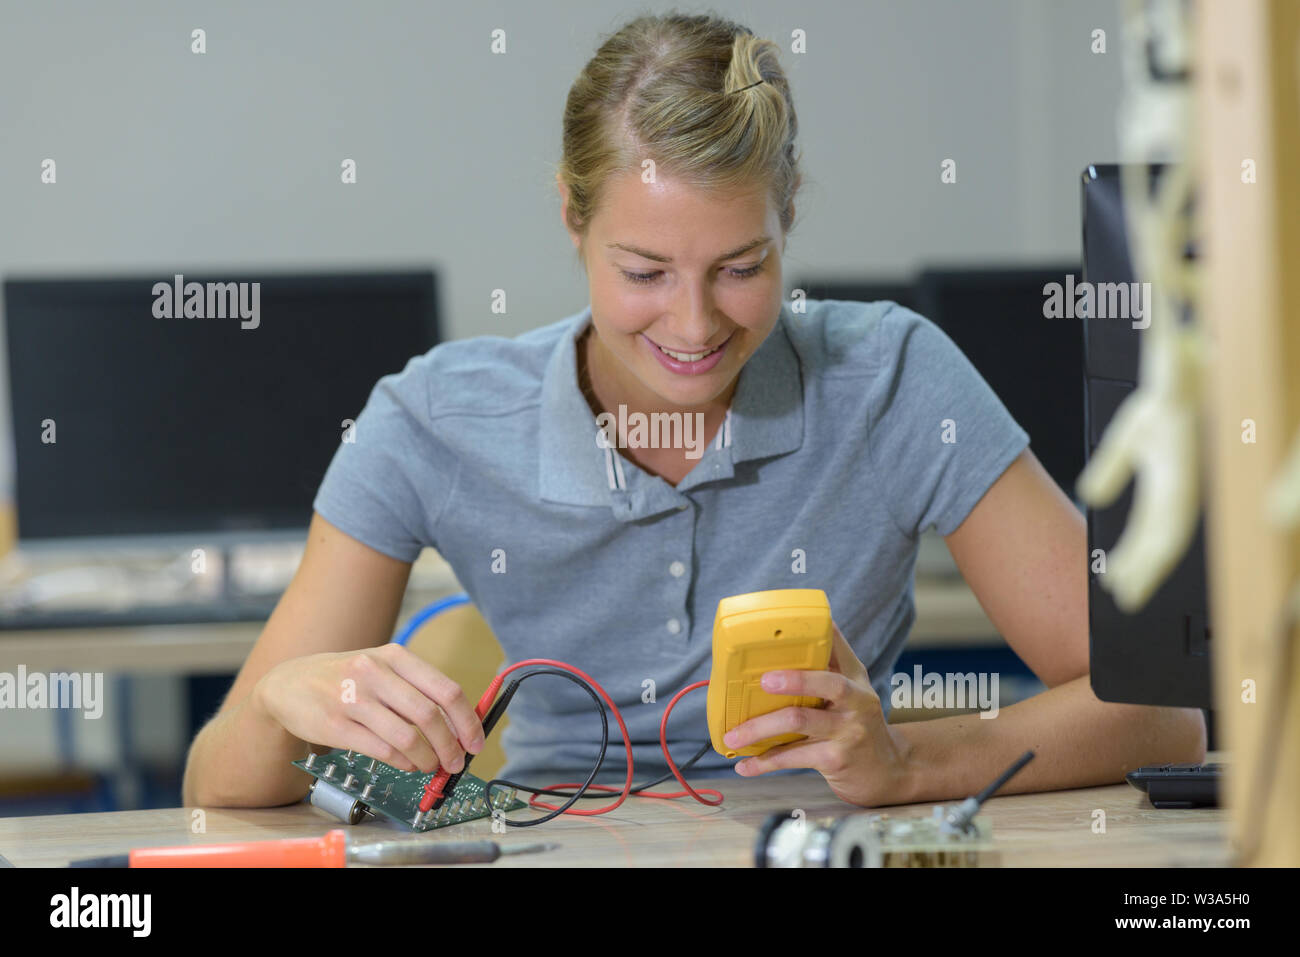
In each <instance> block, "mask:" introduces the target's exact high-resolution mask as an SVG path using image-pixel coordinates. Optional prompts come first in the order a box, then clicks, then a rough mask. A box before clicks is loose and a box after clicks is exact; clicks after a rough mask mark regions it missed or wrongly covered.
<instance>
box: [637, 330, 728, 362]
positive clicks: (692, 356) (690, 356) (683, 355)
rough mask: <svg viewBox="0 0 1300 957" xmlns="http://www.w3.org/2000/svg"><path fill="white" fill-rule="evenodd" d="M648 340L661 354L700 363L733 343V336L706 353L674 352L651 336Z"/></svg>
mask: <svg viewBox="0 0 1300 957" xmlns="http://www.w3.org/2000/svg"><path fill="white" fill-rule="evenodd" d="M646 339H647V340H648V341H649V342H650V344H651V345H653V346H654V347H655V348H656V349H658V350H659V351H660V352H662V353H663V354H664V355H666V356H670V357H672V358H674V359H676V360H677V361H678V362H699V361H700V360H701V359H704V358H707V357H708V356H711V355H713V353H715V352H717V351H718V350H719V349H721V348H722V347H723V346H725V345H726V344H727V343H728V342H730V341H731V336H727V338H726V339H723V340H722V341H721V342H719V343H718V344H717V345H716V346H714V347H713V348H712V349H706V350H705V351H704V352H674V351H673V350H672V349H665V348H664V347H663V346H661V345H659V343H657V342H655V341H654V340H653V339H651V338H650V337H649V336H646Z"/></svg>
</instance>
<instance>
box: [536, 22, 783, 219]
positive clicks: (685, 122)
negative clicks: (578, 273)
mask: <svg viewBox="0 0 1300 957" xmlns="http://www.w3.org/2000/svg"><path fill="white" fill-rule="evenodd" d="M777 54H778V48H777V46H776V44H775V43H773V42H772V41H770V40H764V39H760V38H758V37H756V36H754V34H753V33H752V32H751V31H750V30H749V29H747V28H746V27H744V26H741V25H740V24H737V23H734V22H732V21H730V20H725V19H722V18H720V17H716V16H703V15H702V16H687V15H682V14H678V13H669V14H665V15H661V16H643V17H638V18H637V19H635V20H632V21H631V22H629V23H628V24H626V25H625V26H624V27H623V28H622V29H621V30H619V31H618V32H617V33H615V34H613V35H612V36H610V37H609V38H608V39H606V40H605V42H604V43H602V44H601V46H600V48H599V49H598V50H597V51H596V54H595V56H593V57H592V58H591V60H590V61H588V63H587V65H586V66H584V67H583V69H582V72H581V73H580V74H578V78H577V79H576V80H575V81H574V83H573V86H572V87H571V88H570V90H569V96H568V100H567V102H566V103H565V107H564V135H563V156H562V159H561V161H560V163H559V165H558V167H557V170H556V172H557V174H558V176H559V179H560V181H561V182H563V183H564V185H565V186H566V187H567V188H568V193H569V205H568V213H567V222H568V226H569V228H570V229H572V230H573V231H574V232H575V233H577V234H578V235H579V236H580V237H581V238H582V240H583V241H585V239H586V235H587V229H588V226H589V224H590V223H591V220H592V217H593V216H594V215H595V213H596V210H597V208H598V207H599V205H600V201H601V194H602V189H603V187H604V185H605V182H606V181H607V180H608V179H609V177H611V176H616V175H621V174H625V173H627V172H632V171H635V172H636V173H637V174H640V173H641V172H642V162H643V161H644V160H647V159H649V160H653V161H654V164H655V174H656V176H659V175H667V176H670V177H672V178H677V179H681V180H682V181H683V182H685V183H687V184H689V185H691V186H694V187H697V188H703V189H709V190H722V191H730V190H734V189H744V188H752V187H753V186H754V185H755V184H761V185H764V186H766V188H767V189H768V195H769V196H770V198H771V201H772V203H773V205H774V206H775V208H776V209H777V210H778V211H779V215H780V222H781V229H782V231H783V232H789V230H790V228H791V227H792V225H793V222H794V207H793V201H794V194H795V192H796V191H797V189H798V187H799V179H800V174H799V157H798V156H797V155H796V154H795V146H794V140H795V134H796V133H797V132H798V122H797V120H796V119H795V111H794V102H793V101H792V100H791V98H790V86H789V83H788V82H787V81H786V77H785V72H784V71H783V70H782V69H781V64H780V62H779V61H778V59H777Z"/></svg>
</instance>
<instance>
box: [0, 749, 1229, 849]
mask: <svg viewBox="0 0 1300 957" xmlns="http://www.w3.org/2000/svg"><path fill="white" fill-rule="evenodd" d="M1209 760H1214V759H1209ZM691 783H692V786H695V787H701V786H713V787H716V788H718V789H719V790H721V791H722V793H723V794H724V795H725V796H726V800H725V801H724V803H723V805H722V806H721V807H716V808H713V807H706V806H704V805H702V804H699V803H697V802H695V801H694V800H691V799H689V798H688V799H685V800H676V801H662V800H654V799H650V798H629V799H628V801H627V802H625V803H624V804H623V806H622V807H620V808H619V809H618V810H616V811H614V812H613V813H612V814H605V815H601V816H599V817H594V818H578V817H569V816H567V815H566V816H563V817H561V818H559V819H557V820H555V821H551V822H549V823H547V824H543V825H541V826H540V827H537V828H527V829H522V830H521V829H517V828H511V829H510V830H508V831H507V832H506V833H505V834H493V833H492V824H491V822H490V821H488V820H481V821H473V822H471V823H468V824H462V825H458V826H456V827H452V828H447V829H445V830H439V831H433V832H430V833H429V834H428V835H426V836H423V837H419V838H413V837H412V836H411V835H410V833H409V832H406V831H401V830H399V829H397V828H396V826H395V825H392V824H390V823H389V822H387V821H386V820H383V819H380V820H375V819H368V820H367V821H366V822H364V823H363V824H360V825H357V826H356V827H354V828H350V829H349V833H350V834H351V835H352V836H354V837H355V838H358V839H364V840H385V839H387V840H393V839H400V838H403V837H405V838H409V839H415V840H432V841H452V840H479V839H485V838H486V839H492V840H497V841H499V842H500V843H501V844H503V845H507V844H517V843H532V842H535V841H542V840H545V841H551V842H556V843H558V844H559V845H560V847H559V848H558V849H556V850H553V851H548V852H544V853H539V854H523V855H519V856H512V857H503V858H501V859H500V860H499V861H497V862H496V863H495V864H491V865H478V866H487V867H584V866H602V867H691V866H701V867H749V866H752V861H753V847H754V840H755V836H756V834H757V830H758V827H759V825H760V824H761V823H762V822H763V821H764V820H765V819H766V818H767V816H768V815H769V814H771V813H773V812H776V811H786V810H789V809H792V808H802V809H803V810H804V811H805V812H806V814H807V816H808V820H810V821H812V820H815V819H816V818H818V817H821V816H825V815H843V814H845V813H850V812H852V811H855V810H862V809H860V808H854V807H852V806H851V805H848V804H845V803H844V802H842V801H840V800H839V799H838V798H837V797H835V795H834V794H833V793H831V791H830V788H829V787H828V786H827V785H826V782H825V781H824V780H823V779H822V777H821V775H819V774H799V775H781V776H775V777H774V776H766V777H758V778H742V777H739V776H736V775H732V776H730V777H727V778H720V779H715V780H711V781H704V780H702V781H700V782H696V781H692V782H691ZM590 803H591V804H593V805H595V804H596V802H594V801H593V802H590ZM931 806H932V805H931V804H921V805H910V806H899V807H892V808H887V809H885V810H887V811H888V813H890V814H891V815H894V816H904V815H916V814H920V815H929V814H930V808H931ZM1097 808H1101V809H1103V810H1105V812H1106V833H1105V834H1094V833H1093V832H1092V820H1093V811H1094V810H1095V809H1097ZM537 813H540V812H536V811H531V810H530V811H516V812H512V814H511V816H512V817H521V818H523V817H527V816H530V815H535V814H537ZM981 813H982V815H983V816H985V817H987V818H988V819H989V820H990V821H991V822H992V825H993V835H994V839H995V840H996V842H997V844H998V845H999V848H1000V849H1001V852H1002V863H1003V865H1006V866H1028V867H1112V866H1125V867H1132V866H1137V867H1142V866H1152V867H1188V866H1200V867H1205V866H1222V865H1224V864H1226V863H1227V861H1228V852H1227V845H1226V837H1225V834H1226V831H1225V817H1224V812H1223V811H1222V809H1218V808H1212V809H1202V810H1192V811H1158V810H1156V809H1154V808H1152V807H1151V806H1150V804H1148V803H1147V800H1146V797H1145V796H1144V795H1142V794H1141V793H1139V792H1138V791H1136V790H1135V789H1133V788H1132V787H1130V786H1129V785H1127V784H1120V785H1112V786H1108V787H1100V788H1086V789H1081V790H1075V791H1054V792H1047V793H1042V794H1017V795H1010V796H1008V797H995V798H992V799H991V800H990V801H989V802H988V803H986V804H985V805H984V808H983V810H982V812H981ZM192 814H193V812H192V811H190V810H186V809H184V808H173V809H167V810H154V811H122V812H117V813H110V814H65V815H52V816H46V817H27V818H0V855H3V856H4V857H6V858H8V859H9V861H10V862H11V863H13V864H14V865H15V866H18V867H24V866H34V867H59V866H62V865H64V864H66V863H67V862H68V861H69V860H71V859H74V858H81V857H97V856H101V855H107V854H120V853H123V852H125V851H126V850H128V849H130V848H132V847H146V846H162V845H171V844H185V843H190V842H191V841H192V842H193V843H196V844H201V843H219V842H224V841H235V840H262V839H268V838H276V837H306V836H313V835H320V834H323V833H325V832H326V831H327V830H329V829H330V828H332V827H344V826H345V825H342V824H339V823H337V822H335V821H334V820H333V819H332V818H329V817H327V816H326V815H324V814H323V813H322V812H320V811H317V810H316V809H315V808H313V807H311V806H309V805H307V804H305V803H304V804H299V805H294V806H292V807H286V808H268V809H257V810H215V809H214V810H208V811H206V812H205V814H206V825H207V832H206V833H205V834H198V835H191V833H190V822H191V815H192ZM456 866H470V865H456Z"/></svg>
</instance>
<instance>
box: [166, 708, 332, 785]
mask: <svg viewBox="0 0 1300 957" xmlns="http://www.w3.org/2000/svg"><path fill="white" fill-rule="evenodd" d="M306 754H307V745H306V744H305V743H304V742H302V741H299V740H298V739H297V738H295V737H294V736H293V735H291V734H289V732H287V731H285V730H284V728H283V727H281V726H280V724H279V723H277V722H276V721H275V719H273V718H272V717H271V716H270V714H269V713H268V712H267V711H266V709H265V707H263V706H262V702H261V698H260V687H255V688H254V690H253V692H252V693H251V694H249V695H248V697H246V698H245V699H244V700H243V701H242V702H240V703H239V704H237V705H235V706H234V707H232V708H230V709H229V710H227V711H223V712H221V713H220V714H218V715H217V716H216V717H214V718H213V719H212V720H211V721H209V722H208V723H207V724H206V725H205V726H204V727H203V730H201V731H200V732H199V733H198V734H197V735H196V736H195V738H194V742H193V744H191V745H190V753H189V757H188V760H187V761H186V764H185V781H184V785H183V788H182V799H183V801H184V803H185V806H186V807H196V806H197V807H273V806H276V805H281V804H292V803H293V802H295V801H300V800H302V798H303V796H304V795H305V794H306V793H307V788H308V786H309V785H310V784H311V779H310V777H309V776H308V775H306V774H304V773H303V772H302V771H299V770H298V769H297V768H295V767H293V766H292V765H291V764H290V763H289V762H290V761H294V760H297V759H298V758H302V757H305V756H306Z"/></svg>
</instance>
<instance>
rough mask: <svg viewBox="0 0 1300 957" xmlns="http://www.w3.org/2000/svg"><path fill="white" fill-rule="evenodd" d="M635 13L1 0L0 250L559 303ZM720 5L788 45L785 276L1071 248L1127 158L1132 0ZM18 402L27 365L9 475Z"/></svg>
mask: <svg viewBox="0 0 1300 957" xmlns="http://www.w3.org/2000/svg"><path fill="white" fill-rule="evenodd" d="M642 9H643V8H642V6H641V5H640V4H622V3H611V2H609V0H600V2H597V0H568V2H564V3H536V2H521V0H511V2H499V3H493V4H487V3H473V4H471V3H460V4H450V3H430V2H421V0H386V2H384V3H380V4H359V3H353V2H347V3H344V2H340V0H319V2H310V3H308V2H304V0H298V2H291V3H286V2H278V3H274V2H261V0H229V2H223V3H220V4H216V3H201V4H200V3H182V2H172V0H166V2H164V0H149V2H134V3H101V2H80V3H72V2H48V3H19V2H18V0H0V90H3V91H4V93H3V95H0V137H2V138H3V139H2V142H0V146H2V147H3V148H2V149H0V276H7V275H11V274H15V273H24V274H31V273H59V272H64V271H72V272H91V273H114V272H124V271H129V272H157V273H158V274H159V275H161V276H170V275H171V274H172V273H173V272H176V271H181V272H183V271H186V270H199V269H204V270H213V269H220V268H223V267H224V268H236V267H242V266H254V267H257V268H280V267H284V268H292V267H306V268H322V267H329V266H333V265H337V266H347V267H364V266H367V265H370V266H375V267H385V268H387V267H394V266H397V267H405V266H427V265H431V266H434V267H435V268H436V269H437V270H438V271H439V274H440V281H441V283H442V306H443V319H444V329H445V330H446V332H447V334H448V335H450V336H451V337H464V336H470V335H475V334H480V333H484V332H496V333H502V334H513V333H517V332H520V331H523V330H525V329H529V328H532V327H534V326H537V325H541V324H544V323H547V322H551V321H553V320H555V319H558V318H560V317H562V316H564V315H567V314H569V313H572V312H575V311H577V310H578V309H580V308H582V306H583V305H584V304H585V303H586V301H587V298H586V288H585V281H584V279H583V276H582V273H581V271H580V269H578V267H577V266H576V264H575V262H574V259H573V254H572V247H571V246H570V244H569V242H568V239H567V237H566V236H565V235H564V233H563V231H562V228H561V225H560V221H559V205H558V200H557V197H556V194H555V190H554V186H553V182H552V175H551V168H552V164H553V163H554V162H555V161H556V160H557V158H558V150H559V142H560V116H561V110H562V108H563V105H564V99H565V96H566V94H567V91H568V88H569V84H570V83H571V82H572V80H573V77H574V76H575V75H576V73H577V71H578V70H579V69H580V67H581V66H582V64H583V63H584V62H585V61H586V59H587V58H588V57H589V56H590V55H591V53H592V52H593V51H594V49H595V47H596V46H597V45H598V42H599V36H600V35H601V34H603V33H606V32H611V31H613V30H614V29H616V28H617V27H618V25H620V24H621V23H622V22H623V21H624V20H626V19H628V18H629V17H630V16H632V15H634V14H636V13H639V12H641V11H642ZM647 9H659V10H663V9H666V7H665V6H660V5H648V6H647ZM681 9H683V10H687V11H700V10H704V9H705V8H704V7H700V6H696V5H689V4H684V5H683V6H682V7H681ZM711 9H713V10H715V11H717V12H719V13H722V14H724V15H727V16H731V17H733V18H736V19H739V20H741V22H744V23H746V24H747V25H749V26H750V27H751V28H753V29H754V30H755V31H756V32H757V33H759V34H760V35H764V36H768V37H771V38H773V39H775V40H777V42H778V43H779V44H780V45H781V46H782V48H783V49H784V50H786V51H787V52H786V54H785V56H784V58H783V59H784V63H785V65H786V68H787V70H788V72H789V75H790V77H791V80H792V83H793V88H794V95H795V104H796V107H797V109H798V113H799V121H800V129H801V141H802V149H803V155H804V166H805V178H806V182H807V186H806V189H805V192H804V193H803V195H802V197H801V199H800V200H799V214H800V224H799V226H798V229H797V231H796V233H795V234H794V235H793V236H792V237H791V240H790V245H789V247H788V249H787V254H786V265H785V269H786V274H787V276H788V277H790V278H791V279H793V278H794V277H798V276H806V275H819V276H827V277H830V276H836V277H845V276H854V275H875V276H881V275H886V274H890V273H897V272H903V271H908V270H911V269H913V268H915V267H917V266H918V265H921V264H923V263H963V262H979V263H984V262H989V261H998V262H1003V263H1014V262H1021V261H1033V260H1060V259H1068V258H1072V257H1076V256H1077V255H1078V250H1079V213H1078V207H1079V201H1078V175H1079V172H1080V170H1081V169H1082V168H1083V167H1084V166H1085V165H1086V164H1087V163H1089V162H1095V161H1104V160H1112V159H1114V157H1115V129H1114V127H1115V124H1114V119H1113V117H1114V109H1115V105H1116V102H1117V97H1118V92H1119V86H1120V58H1119V53H1118V47H1119V22H1118V16H1117V9H1116V2H1115V0H1100V2H1096V3H1087V2H1071V3H1066V2H1058V0H982V2H974V0H907V2H903V0H897V2H884V0H875V2H842V3H840V2H837V3H825V2H805V3H790V2H772V0H766V2H754V3H725V2H724V3H718V4H716V5H714V6H713V7H712V8H711ZM195 27H201V28H203V29H205V30H206V31H207V44H208V51H207V53H206V54H205V55H202V56H196V55H194V54H192V53H191V52H190V31H191V30H192V29H193V28H195ZM497 27H501V28H504V29H505V30H506V32H507V44H508V52H507V54H506V55H504V56H494V55H492V54H491V53H490V52H489V34H490V31H491V30H493V29H494V28H497ZM1095 28H1102V29H1104V30H1105V31H1106V33H1107V40H1108V49H1109V52H1108V53H1107V54H1105V55H1100V56H1099V55H1095V54H1093V53H1091V52H1090V50H1089V47H1090V42H1091V37H1090V34H1091V31H1092V30H1093V29H1095ZM795 29H802V30H804V31H806V33H807V37H808V52H807V53H806V54H803V55H799V56H796V55H792V54H790V53H789V52H788V50H789V43H790V34H791V31H792V30H795ZM47 157H52V158H54V159H55V161H56V162H57V164H58V167H57V168H58V183H57V185H55V186H49V185H42V184H41V182H40V179H39V175H40V163H41V161H42V160H43V159H45V158H47ZM345 157H346V158H353V159H355V160H356V161H357V163H358V164H359V167H358V168H359V182H358V184H357V185H355V186H344V185H341V184H340V182H339V163H340V161H341V160H342V159H344V158H345ZM945 158H953V159H955V160H956V161H957V164H958V182H957V184H956V185H955V186H943V185H941V184H940V182H939V164H940V162H941V161H942V160H943V159H945ZM496 288H503V289H505V290H506V291H507V294H508V297H509V313H508V315H506V316H495V315H493V314H492V313H491V312H490V311H489V295H490V293H491V290H493V289H496ZM0 348H2V342H0ZM4 377H5V364H4V363H3V362H0V386H2V385H3V384H4V383H3V379H4ZM8 419H9V415H8V402H7V386H6V387H5V388H0V497H3V495H4V494H5V492H6V491H7V489H8V487H9V464H8V458H9V455H10V446H9V437H8V435H7V434H6V431H5V430H7V427H8ZM23 737H24V738H26V736H25V735H23ZM36 737H38V738H39V735H36Z"/></svg>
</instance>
